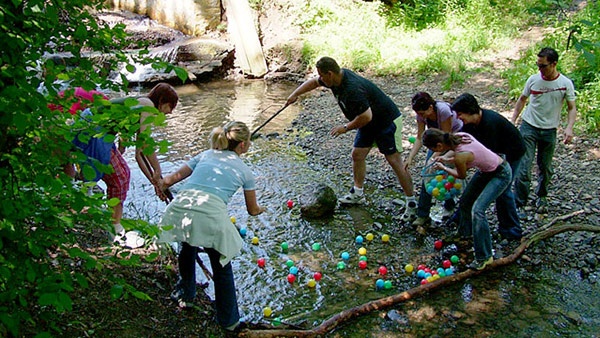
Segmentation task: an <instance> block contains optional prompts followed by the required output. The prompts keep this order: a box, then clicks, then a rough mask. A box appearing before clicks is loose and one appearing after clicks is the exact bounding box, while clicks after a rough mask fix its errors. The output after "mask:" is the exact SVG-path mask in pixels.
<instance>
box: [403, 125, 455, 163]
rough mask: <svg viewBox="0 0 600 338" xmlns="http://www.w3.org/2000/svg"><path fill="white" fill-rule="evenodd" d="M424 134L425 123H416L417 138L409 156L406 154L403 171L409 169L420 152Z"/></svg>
mask: <svg viewBox="0 0 600 338" xmlns="http://www.w3.org/2000/svg"><path fill="white" fill-rule="evenodd" d="M449 120H451V119H449ZM424 132H425V123H423V122H417V137H416V139H415V143H414V144H413V146H412V149H411V150H410V154H408V157H407V158H406V161H405V162H404V169H408V168H410V166H411V165H412V162H413V160H414V158H415V156H416V155H417V153H418V152H419V150H421V147H422V146H423V133H424Z"/></svg>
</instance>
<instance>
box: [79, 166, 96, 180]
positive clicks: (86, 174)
mask: <svg viewBox="0 0 600 338" xmlns="http://www.w3.org/2000/svg"><path fill="white" fill-rule="evenodd" d="M82 171H83V178H85V179H86V180H87V181H92V180H93V179H94V178H96V171H95V170H94V168H92V166H91V165H89V164H83V170H82Z"/></svg>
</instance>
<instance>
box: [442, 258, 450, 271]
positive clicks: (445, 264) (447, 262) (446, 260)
mask: <svg viewBox="0 0 600 338" xmlns="http://www.w3.org/2000/svg"><path fill="white" fill-rule="evenodd" d="M442 266H443V267H444V269H448V268H449V267H451V266H452V262H451V261H450V260H448V259H444V261H443V262H442Z"/></svg>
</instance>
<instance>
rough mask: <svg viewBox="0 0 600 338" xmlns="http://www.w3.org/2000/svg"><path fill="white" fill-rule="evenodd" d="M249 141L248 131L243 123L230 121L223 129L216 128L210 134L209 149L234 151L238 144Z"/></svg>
mask: <svg viewBox="0 0 600 338" xmlns="http://www.w3.org/2000/svg"><path fill="white" fill-rule="evenodd" d="M248 140H250V130H249V129H248V126H246V124H245V123H244V122H240V121H232V122H229V123H227V124H226V125H225V126H223V127H216V128H214V129H213V130H212V132H211V133H210V148H211V149H216V150H232V151H233V150H234V149H235V147H237V145H238V144H240V143H242V142H244V141H248Z"/></svg>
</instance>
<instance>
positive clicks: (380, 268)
mask: <svg viewBox="0 0 600 338" xmlns="http://www.w3.org/2000/svg"><path fill="white" fill-rule="evenodd" d="M378 271H379V274H380V275H382V276H385V275H387V272H388V270H387V268H386V267H385V266H383V265H382V266H380V267H379V270H378Z"/></svg>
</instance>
